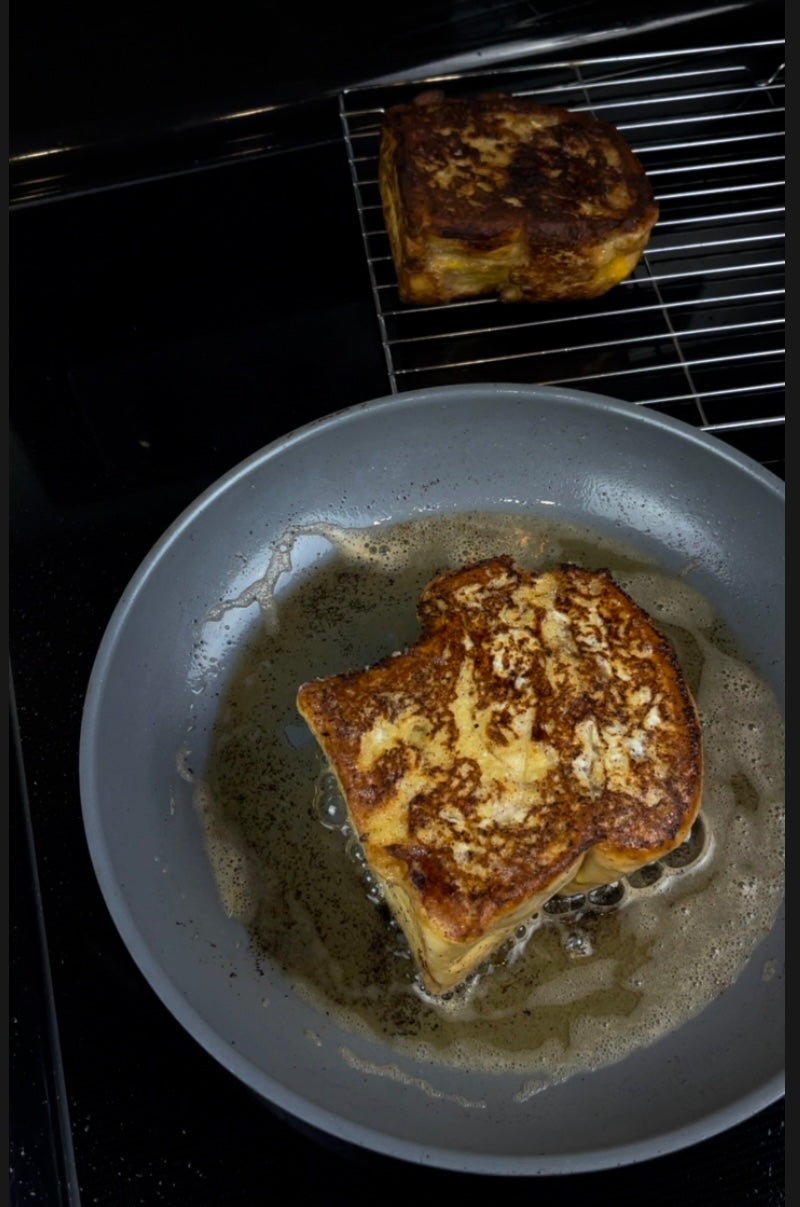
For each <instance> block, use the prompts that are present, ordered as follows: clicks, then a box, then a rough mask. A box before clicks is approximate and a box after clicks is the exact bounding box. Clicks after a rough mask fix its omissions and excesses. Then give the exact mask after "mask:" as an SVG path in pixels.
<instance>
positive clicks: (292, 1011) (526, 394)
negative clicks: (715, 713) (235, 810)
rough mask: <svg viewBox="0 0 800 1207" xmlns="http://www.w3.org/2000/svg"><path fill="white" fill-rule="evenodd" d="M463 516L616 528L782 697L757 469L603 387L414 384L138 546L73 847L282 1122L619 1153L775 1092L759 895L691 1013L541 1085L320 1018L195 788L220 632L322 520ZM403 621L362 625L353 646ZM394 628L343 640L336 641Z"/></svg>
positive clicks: (548, 1158) (131, 934) (302, 579)
mask: <svg viewBox="0 0 800 1207" xmlns="http://www.w3.org/2000/svg"><path fill="white" fill-rule="evenodd" d="M482 514H483V515H491V516H499V515H512V516H513V515H519V516H520V517H521V518H524V519H525V520H526V521H528V520H534V521H535V522H536V523H538V524H544V525H547V524H549V523H552V524H553V525H556V526H558V525H566V526H578V527H580V528H581V529H585V530H587V531H590V532H594V533H596V534H597V536H598V540H600V541H601V542H603V541H605V542H615V541H619V542H621V543H623V544H624V545H625V546H626V547H630V548H631V549H633V550H635V552H636V554H637V556H638V557H640V558H641V559H642V561H643V562H646V563H648V564H654V565H656V566H658V567H659V568H660V569H662V570H663V571H664V572H665V573H666V574H668V575H670V576H672V577H673V578H674V579H680V580H681V581H684V582H686V584H687V585H688V586H689V587H691V589H692V590H696V591H697V592H699V593H700V594H701V595H702V596H703V598H705V599H706V600H708V602H709V605H710V606H711V608H713V610H714V612H715V614H716V615H717V616H719V617H720V618H721V620H722V621H723V622H724V625H725V628H726V631H728V632H729V633H730V634H731V635H732V637H733V639H735V642H736V643H737V645H738V646H739V647H740V648H741V649H742V650H743V651H744V652H745V654H746V656H747V659H748V660H749V662H750V663H751V664H752V666H753V667H754V668H755V669H756V671H757V672H758V673H759V675H760V676H761V677H763V679H764V680H765V681H766V682H767V683H768V685H769V688H770V689H771V691H772V692H773V693H774V694H775V696H776V697H777V699H778V700H779V701H782V698H783V663H784V629H783V623H784V622H783V610H782V609H783V489H782V484H781V483H780V482H779V481H778V480H777V479H775V478H773V477H772V475H769V474H768V473H767V472H766V471H764V470H762V469H761V468H760V467H759V466H757V465H756V464H755V463H753V462H750V461H749V460H748V459H746V458H744V457H742V456H740V455H739V454H737V453H736V452H734V451H733V450H731V449H729V448H727V447H726V446H725V445H723V444H721V443H720V442H718V441H715V440H714V439H713V438H711V437H708V436H704V435H703V434H702V433H699V432H696V431H694V430H693V429H691V428H688V427H686V426H684V425H682V424H679V423H677V422H675V421H673V420H669V419H665V418H664V417H662V416H658V415H654V414H652V413H649V412H644V411H640V410H637V409H635V408H633V407H631V406H630V405H629V404H623V403H619V402H616V401H614V400H611V399H607V398H603V397H600V396H595V395H590V394H583V393H579V392H575V391H566V390H558V389H547V388H544V387H529V386H514V385H498V386H468V387H461V388H455V387H445V388H442V389H440V390H431V391H419V392H414V391H412V392H409V393H407V394H403V395H399V396H397V397H393V398H386V399H379V400H376V401H375V402H373V403H368V404H365V405H363V406H359V407H354V408H351V409H350V410H348V411H344V412H340V413H338V414H336V415H333V416H330V417H329V418H327V419H325V420H322V421H320V422H318V423H315V424H312V425H310V426H309V427H307V428H304V429H300V430H299V431H298V432H295V433H292V434H290V435H289V436H287V437H286V438H284V439H283V440H281V441H278V442H277V443H276V444H274V445H271V446H270V447H268V448H267V449H264V450H262V451H261V452H259V453H257V454H255V455H254V456H253V457H251V458H250V459H249V460H248V461H246V462H244V463H243V464H242V465H240V466H237V467H235V468H234V469H233V470H232V471H231V472H230V473H229V474H227V475H225V477H224V478H222V479H221V480H220V481H219V482H217V483H216V484H215V485H214V486H212V487H211V488H210V489H209V490H208V491H207V492H206V493H205V494H204V495H203V496H201V497H200V498H199V499H198V500H197V501H196V502H195V503H194V504H193V505H192V506H191V507H190V508H189V509H188V510H187V511H186V512H185V513H184V514H183V515H182V516H181V517H179V519H178V520H177V521H176V522H175V524H174V525H173V526H172V527H171V528H170V529H169V531H168V532H167V533H165V535H164V536H163V537H162V539H161V540H160V541H159V542H158V544H157V545H156V546H155V547H154V549H153V550H152V551H151V553H150V555H149V556H148V557H147V558H146V559H145V562H144V563H143V564H142V566H141V567H140V568H139V570H138V571H137V573H136V575H135V576H134V578H133V580H132V581H131V583H130V585H129V587H128V589H127V591H126V592H125V595H124V596H123V598H122V599H121V601H120V603H119V605H118V607H117V609H116V611H115V613H114V616H113V617H112V619H111V622H110V624H109V627H108V630H107V632H106V635H105V637H104V640H103V643H102V645H101V648H100V651H99V653H98V657H97V661H96V664H95V667H94V670H93V674H92V679H91V682H90V685H89V691H88V693H87V699H86V706H85V714H84V723H83V730H82V741H81V793H82V801H83V810H84V821H85V827H86V833H87V838H88V841H89V846H90V850H91V854H92V859H93V862H94V866H95V869H96V872H97V875H98V879H99V882H100V885H101V888H102V890H103V893H104V896H105V898H106V901H107V903H108V906H109V909H110V911H111V913H112V916H113V917H114V920H115V922H116V924H117V926H118V928H119V930H120V933H121V934H122V937H123V939H124V940H125V942H126V944H127V946H128V948H129V949H130V951H131V953H132V954H133V956H134V958H135V959H136V960H137V962H138V964H139V966H140V968H141V970H142V972H143V973H144V975H145V976H146V977H147V979H148V980H149V982H150V984H151V985H152V986H153V988H154V989H155V991H156V992H157V993H158V994H159V995H160V997H161V998H162V1000H163V1001H164V1002H165V1004H166V1005H167V1007H168V1008H169V1009H170V1010H171V1011H172V1012H173V1014H174V1015H175V1016H176V1017H177V1018H178V1019H179V1021H180V1022H181V1023H182V1024H183V1025H184V1026H185V1027H186V1029H187V1030H188V1031H189V1032H190V1033H191V1034H192V1035H193V1036H194V1037H195V1038H196V1039H197V1040H198V1041H199V1042H200V1043H201V1044H203V1046H204V1047H206V1049H207V1050H208V1051H209V1052H211V1053H212V1054H213V1055H214V1056H215V1057H216V1058H217V1059H218V1060H219V1061H220V1062H221V1063H222V1064H223V1065H224V1066H225V1067H227V1068H228V1069H230V1071H231V1072H232V1073H234V1074H235V1075H236V1076H237V1077H239V1078H240V1079H241V1080H242V1081H244V1082H245V1083H246V1084H247V1085H249V1086H250V1087H251V1088H253V1089H254V1090H256V1091H257V1092H258V1093H260V1094H262V1095H263V1096H264V1097H265V1098H266V1099H268V1100H269V1101H271V1102H273V1103H275V1104H276V1105H277V1106H278V1107H280V1108H283V1109H285V1110H287V1111H289V1112H290V1113H292V1114H294V1115H296V1116H297V1117H298V1118H300V1119H303V1120H305V1121H306V1122H308V1123H310V1124H312V1125H313V1126H316V1127H318V1128H321V1129H322V1130H325V1131H329V1132H332V1133H333V1134H335V1135H338V1136H340V1137H342V1138H344V1139H348V1140H351V1141H353V1142H355V1143H358V1144H362V1145H365V1146H366V1147H369V1148H373V1149H375V1150H377V1151H381V1152H385V1153H389V1154H391V1155H395V1156H399V1157H403V1158H405V1159H408V1160H414V1161H417V1162H423V1163H427V1164H432V1165H438V1166H441V1167H447V1168H453V1169H463V1170H471V1171H475V1172H485V1173H497V1174H535V1173H552V1172H568V1171H579V1170H586V1169H593V1168H602V1167H607V1166H611V1165H617V1164H622V1163H626V1162H630V1161H636V1160H642V1159H645V1158H649V1157H653V1156H656V1155H659V1154H660V1153H663V1152H667V1151H670V1150H673V1149H675V1148H679V1147H681V1146H683V1145H686V1144H690V1143H694V1142H696V1141H698V1140H700V1139H703V1138H704V1137H706V1136H708V1135H711V1134H713V1133H714V1132H716V1131H719V1130H721V1129H723V1128H725V1127H728V1126H731V1125H732V1124H734V1123H736V1122H738V1121H740V1120H741V1119H743V1118H745V1117H747V1116H748V1115H749V1114H751V1113H753V1112H754V1111H756V1110H758V1109H759V1108H760V1107H762V1106H764V1105H767V1104H768V1103H769V1102H770V1101H773V1100H774V1099H775V1098H776V1097H778V1096H779V1095H780V1093H781V1092H782V1087H783V983H782V967H783V922H782V917H783V915H782V910H779V911H778V914H777V916H776V918H775V922H774V925H773V926H772V927H771V929H768V933H765V934H764V936H763V938H762V939H761V941H760V942H759V944H758V945H757V947H756V949H755V950H754V951H753V952H752V954H751V956H750V958H749V959H748V960H747V961H746V963H745V965H744V967H743V969H742V971H741V972H740V973H739V975H738V976H737V977H736V979H735V980H734V982H733V983H732V984H729V985H725V986H724V987H721V991H720V992H719V994H718V995H717V996H715V997H714V998H713V1000H711V1001H710V1002H709V1003H708V1005H707V1006H706V1007H705V1009H703V1010H702V1011H701V1012H700V1013H699V1014H697V1015H696V1016H695V1017H693V1018H691V1019H690V1020H689V1021H688V1022H686V1023H684V1024H683V1025H682V1026H681V1027H679V1028H678V1029H677V1030H676V1031H674V1032H670V1033H667V1034H665V1035H663V1036H662V1037H661V1038H658V1039H657V1040H655V1041H654V1042H653V1043H651V1044H648V1045H647V1046H643V1047H639V1048H637V1049H636V1050H634V1051H632V1052H631V1053H630V1054H629V1055H627V1056H625V1058H624V1059H621V1060H619V1061H617V1062H616V1063H614V1064H611V1065H608V1066H605V1067H599V1068H596V1069H594V1070H593V1071H591V1072H586V1073H576V1074H575V1075H574V1076H571V1077H568V1078H567V1079H566V1080H562V1081H557V1082H555V1083H553V1084H546V1083H543V1082H542V1079H541V1078H538V1079H537V1078H536V1077H532V1076H527V1077H526V1076H525V1075H524V1074H522V1073H520V1072H519V1071H502V1072H495V1073H489V1072H487V1071H485V1070H475V1069H469V1068H463V1067H457V1066H456V1065H452V1064H446V1063H444V1064H443V1063H441V1062H437V1061H435V1060H427V1061H426V1060H422V1059H418V1058H415V1057H414V1056H413V1055H410V1054H409V1053H408V1052H407V1051H404V1050H399V1049H397V1048H395V1047H393V1046H392V1045H390V1044H387V1043H386V1042H384V1041H382V1040H381V1039H380V1037H376V1036H375V1035H374V1034H371V1033H370V1032H369V1030H365V1029H360V1030H359V1029H349V1028H347V1027H345V1026H343V1025H342V1024H341V1022H340V1021H336V1020H335V1019H332V1018H331V1017H330V1016H329V1014H327V1013H326V1012H325V1010H324V1009H321V1008H320V1004H319V1003H318V1002H317V1001H315V1000H314V998H313V995H310V994H308V993H305V992H303V991H302V987H294V988H293V987H292V985H291V983H290V982H289V980H288V979H287V977H286V975H285V972H284V970H283V969H282V968H281V966H280V964H279V963H277V962H275V961H272V960H268V959H264V958H260V957H259V955H258V952H257V951H255V952H254V948H253V944H252V942H251V939H250V928H249V926H248V917H247V911H248V886H249V885H251V884H252V879H253V877H256V878H257V877H258V875H259V870H258V869H257V868H256V869H254V868H253V867H252V866H251V861H250V857H249V854H248V851H247V850H246V849H243V848H242V847H241V846H240V845H238V844H237V842H236V840H235V836H232V835H230V834H227V833H225V832H224V827H223V829H222V830H220V827H219V824H218V821H217V820H215V819H214V818H213V817H212V816H211V815H210V814H209V813H208V812H205V813H204V809H203V800H202V793H199V792H198V787H199V785H201V783H202V777H203V772H204V769H205V767H206V765H207V762H208V758H209V752H210V749H211V746H212V743H213V740H214V734H215V728H216V725H217V722H218V711H219V707H220V704H219V702H220V698H224V697H225V693H226V691H227V690H228V689H229V688H230V685H231V683H232V682H233V681H234V679H235V677H236V675H237V674H238V673H239V671H240V668H241V659H242V651H243V649H245V648H246V647H248V645H249V644H251V643H252V642H253V641H254V640H256V639H258V637H259V635H260V634H263V633H264V632H265V631H266V632H269V630H270V626H273V627H274V626H275V624H276V622H279V620H280V610H281V607H282V606H283V603H284V602H285V601H287V600H290V599H291V596H292V592H293V591H294V590H295V589H296V588H297V585H298V583H300V584H302V583H307V582H312V583H313V581H314V576H315V575H316V574H317V572H318V570H319V568H321V567H322V568H324V567H325V566H326V565H327V564H328V561H329V559H330V556H331V549H332V542H331V539H330V533H331V532H333V531H335V532H337V533H339V534H342V533H344V534H345V539H346V537H347V534H348V533H350V534H353V533H360V534H364V533H365V532H367V533H368V532H371V531H372V532H374V533H376V534H377V537H376V540H377V542H378V545H379V544H380V534H381V533H382V532H383V531H384V527H385V526H388V525H397V524H403V523H407V522H414V523H419V522H427V521H430V520H433V519H436V520H445V521H446V520H447V519H448V517H464V516H472V515H482ZM344 603H346V600H345V601H344ZM402 639H404V634H397V633H386V634H385V635H382V634H380V633H378V635H377V636H376V643H377V646H379V645H380V643H381V641H386V642H388V643H390V644H391V642H392V641H393V640H402ZM389 652H391V649H376V648H369V649H364V648H361V649H358V648H354V649H353V659H354V664H356V665H357V664H359V662H365V661H368V660H369V659H372V658H374V657H377V656H382V655H383V654H385V653H389ZM339 669H347V667H344V666H342V667H340V668H339ZM320 673H324V672H322V671H321V672H320ZM285 730H286V757H287V760H288V761H291V760H292V758H293V757H294V755H293V752H298V751H300V752H301V753H302V751H303V748H304V741H305V736H304V733H303V728H302V724H301V723H300V722H299V718H298V719H297V723H296V725H293V724H289V725H288V726H286V727H285ZM264 791H265V793H272V795H273V796H274V795H276V794H277V795H278V796H280V794H281V792H282V791H283V789H282V787H281V785H280V784H277V785H276V784H275V783H274V782H273V783H271V784H265V786H264ZM310 796H311V788H310V789H309V799H310ZM209 826H211V827H212V829H211V831H209ZM214 827H216V828H214ZM337 837H338V836H337ZM210 849H214V850H216V851H217V853H218V855H219V856H220V858H219V860H218V862H217V864H216V865H214V866H212V862H211V860H210V858H209V850H210ZM754 857H757V852H756V853H754ZM220 860H221V862H220ZM220 885H227V886H228V891H227V893H225V892H223V893H222V895H221V893H220ZM545 1082H546V1079H545Z"/></svg>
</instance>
